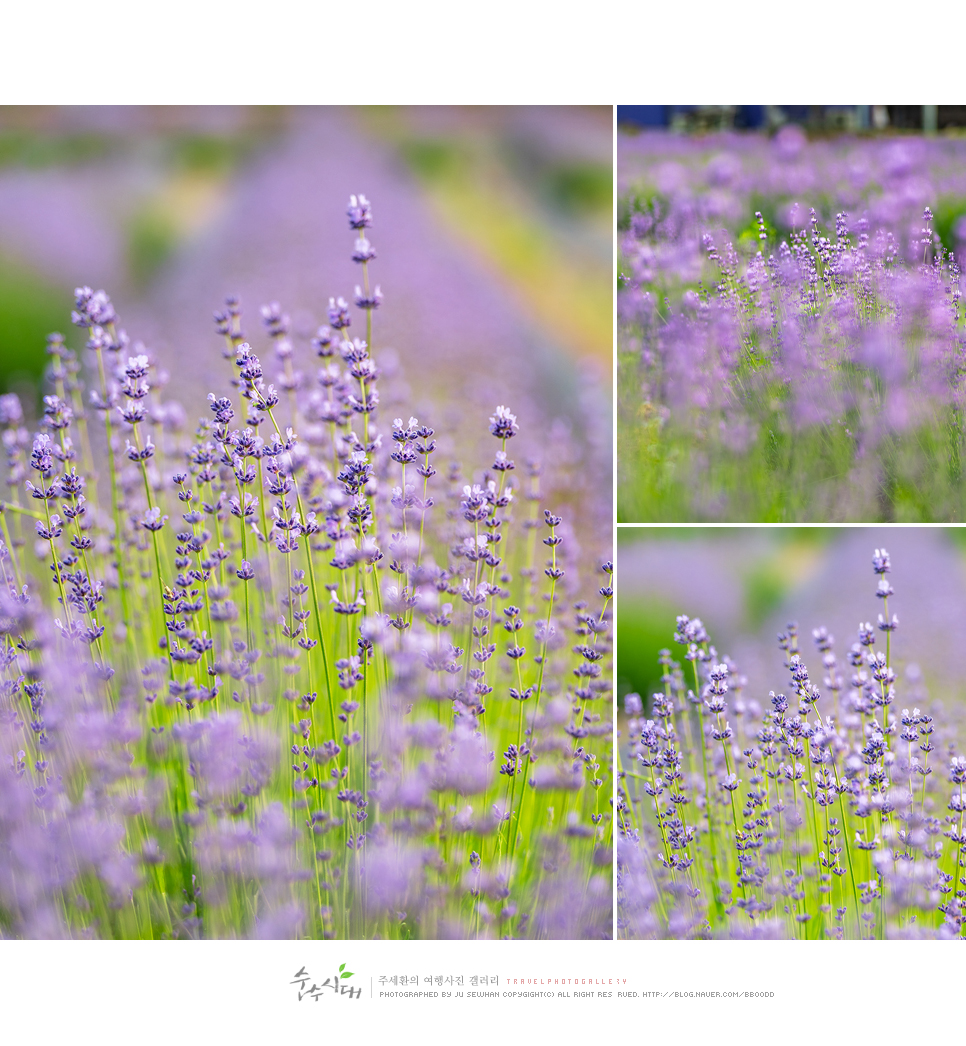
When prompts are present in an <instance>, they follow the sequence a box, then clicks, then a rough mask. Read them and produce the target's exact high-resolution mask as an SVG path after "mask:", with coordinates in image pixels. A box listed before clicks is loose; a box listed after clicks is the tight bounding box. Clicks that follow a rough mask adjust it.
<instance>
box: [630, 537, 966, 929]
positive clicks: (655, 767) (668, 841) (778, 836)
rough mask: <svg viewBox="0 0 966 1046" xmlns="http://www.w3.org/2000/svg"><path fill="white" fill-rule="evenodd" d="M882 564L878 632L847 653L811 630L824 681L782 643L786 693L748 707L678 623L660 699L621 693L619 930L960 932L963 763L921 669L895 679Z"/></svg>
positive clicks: (963, 925)
mask: <svg viewBox="0 0 966 1046" xmlns="http://www.w3.org/2000/svg"><path fill="white" fill-rule="evenodd" d="M872 565H873V569H874V573H875V577H876V579H877V587H876V590H875V596H876V597H877V598H878V600H879V605H880V607H881V612H880V613H879V614H878V623H877V626H876V627H873V625H872V624H871V623H868V622H865V623H861V624H860V625H859V629H858V637H857V641H856V642H855V643H853V644H852V645H851V647H850V649H849V651H848V653H847V655H846V657H845V658H844V659H840V657H839V655H837V654H836V652H835V642H834V638H833V637H832V636H831V635H829V633H828V631H827V630H826V629H824V628H816V629H815V630H814V631H813V633H812V640H813V641H814V646H815V657H816V659H817V660H818V661H819V662H820V665H821V667H820V669H819V672H818V673H815V672H814V667H813V674H816V675H817V678H819V679H821V684H818V683H816V682H813V680H812V675H811V674H810V672H809V669H808V667H807V664H806V660H811V659H810V658H807V655H806V654H805V653H804V652H803V651H802V650H801V649H800V646H799V640H800V635H799V631H798V628H797V627H796V626H795V625H794V624H790V625H788V627H787V630H786V631H785V632H783V633H781V634H780V635H779V637H778V641H779V646H780V648H781V650H782V651H783V653H784V657H785V668H786V670H787V671H788V673H789V679H788V684H789V686H788V687H786V688H785V689H787V691H788V694H787V696H786V694H785V693H782V692H775V691H771V692H770V693H769V694H768V697H767V700H764V701H760V702H759V701H758V700H757V699H756V697H754V696H751V695H748V694H747V693H746V692H745V684H746V681H745V679H744V678H743V677H742V675H741V673H740V671H739V669H738V668H737V666H736V665H735V664H734V663H733V662H732V661H731V660H730V659H729V658H728V657H721V656H719V654H718V652H717V650H716V649H715V647H714V646H713V644H712V642H711V639H710V637H709V635H708V634H707V632H706V630H705V628H704V626H703V625H702V623H701V621H700V620H699V619H698V618H690V617H688V616H686V615H681V616H680V617H678V619H677V628H676V631H675V633H674V640H675V642H676V643H677V644H678V645H679V646H680V647H682V648H683V656H682V657H681V658H680V660H678V659H675V658H674V657H673V656H672V653H671V651H670V650H665V651H663V652H662V654H661V662H660V663H661V666H662V668H663V675H662V680H663V690H662V691H661V692H660V693H656V694H654V695H653V696H652V697H651V698H650V700H649V702H648V706H647V708H645V707H644V704H643V702H642V700H641V698H640V696H639V695H637V694H628V695H627V697H626V699H625V710H626V713H627V717H628V718H627V725H628V734H629V737H628V739H627V740H626V741H625V742H624V745H623V748H622V749H621V756H622V758H623V759H625V760H628V761H627V762H625V763H624V765H623V768H622V769H620V770H619V773H618V777H619V784H618V821H619V836H620V838H619V841H618V933H619V935H620V936H623V937H627V938H638V937H647V938H654V937H674V938H708V937H735V938H752V937H754V938H762V937H773V938H795V939H800V940H805V939H837V940H841V939H844V938H865V939H869V938H877V939H883V938H889V939H896V938H960V937H962V936H964V935H966V917H964V916H966V835H964V827H963V826H964V822H963V817H964V811H966V798H964V792H963V787H964V782H966V758H964V757H963V756H962V755H960V754H959V752H960V751H961V748H959V747H957V745H958V742H957V736H958V734H959V731H957V729H956V724H955V721H954V720H953V718H952V717H951V716H949V715H948V714H946V713H944V712H943V710H942V707H941V705H939V704H938V703H931V702H928V695H927V694H926V692H925V689H924V686H923V683H922V679H921V675H920V674H919V673H918V671H917V670H912V671H910V672H907V673H906V675H905V679H904V680H900V678H899V674H898V672H897V669H896V665H895V663H894V659H893V656H892V634H893V633H894V632H895V631H896V629H897V628H898V627H899V620H898V616H897V615H896V613H895V611H894V609H890V600H892V597H893V596H894V595H895V593H894V590H893V588H892V585H891V583H890V581H889V578H888V575H889V573H890V571H891V561H890V557H889V554H888V553H887V552H886V550H885V549H876V550H875V554H874V556H873V559H872ZM893 606H894V604H893ZM910 668H911V666H910ZM910 705H912V707H909V706H910ZM924 708H928V709H929V711H924V710H923V709H924Z"/></svg>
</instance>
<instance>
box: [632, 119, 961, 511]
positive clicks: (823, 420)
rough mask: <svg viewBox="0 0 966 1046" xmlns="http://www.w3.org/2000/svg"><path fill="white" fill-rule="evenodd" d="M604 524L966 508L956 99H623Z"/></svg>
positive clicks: (958, 136)
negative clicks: (782, 102)
mask: <svg viewBox="0 0 966 1046" xmlns="http://www.w3.org/2000/svg"><path fill="white" fill-rule="evenodd" d="M617 109H618V136H617V193H618V216H617V230H618V294H617V298H618V306H617V308H618V321H617V322H618V335H617V337H618V345H617V351H618V377H617V386H618V387H617V401H618V410H617V416H618V445H617V469H618V509H617V512H618V520H619V522H623V523H679V524H680V523H694V522H702V521H703V522H711V523H754V522H765V523H815V524H823V523H838V522H845V523H876V522H882V523H920V522H938V523H943V522H946V523H949V522H958V521H962V520H963V519H964V516H966V495H964V490H966V485H964V483H963V452H964V427H963V406H964V385H963V381H964V373H966V371H964V368H963V365H962V359H963V322H962V317H963V304H962V302H963V290H964V282H963V273H962V267H961V261H960V256H961V254H962V250H963V246H964V243H966V138H964V137H963V127H964V126H966V110H964V109H963V108H962V107H957V106H929V105H926V106H829V105H826V106H674V105H663V106H662V105H644V106H618V107H617Z"/></svg>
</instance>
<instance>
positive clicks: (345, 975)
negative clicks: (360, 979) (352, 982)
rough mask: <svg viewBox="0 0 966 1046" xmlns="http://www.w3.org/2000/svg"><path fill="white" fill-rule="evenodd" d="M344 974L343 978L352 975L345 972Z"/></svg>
mask: <svg viewBox="0 0 966 1046" xmlns="http://www.w3.org/2000/svg"><path fill="white" fill-rule="evenodd" d="M342 976H343V978H346V977H351V976H352V974H351V973H344V974H343V975H342Z"/></svg>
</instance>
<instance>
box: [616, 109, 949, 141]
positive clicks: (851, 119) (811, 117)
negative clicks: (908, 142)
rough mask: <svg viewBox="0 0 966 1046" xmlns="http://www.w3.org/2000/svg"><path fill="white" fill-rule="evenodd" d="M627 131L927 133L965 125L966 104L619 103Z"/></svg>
mask: <svg viewBox="0 0 966 1046" xmlns="http://www.w3.org/2000/svg"><path fill="white" fill-rule="evenodd" d="M617 120H618V122H619V123H620V124H621V125H622V126H626V127H652V128H669V129H671V130H676V131H725V130H764V131H774V130H777V128H779V127H783V126H785V125H786V124H798V125H799V126H802V127H806V128H807V129H808V130H809V131H811V132H812V133H815V134H822V133H834V132H836V131H864V132H869V131H889V130H892V131H924V132H926V133H927V134H929V133H935V132H936V131H941V130H942V131H945V130H949V129H952V128H957V127H966V105H619V106H618V107H617Z"/></svg>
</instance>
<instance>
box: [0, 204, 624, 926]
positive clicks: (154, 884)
mask: <svg viewBox="0 0 966 1046" xmlns="http://www.w3.org/2000/svg"><path fill="white" fill-rule="evenodd" d="M348 215H349V224H350V227H351V229H352V230H353V231H354V235H355V237H356V238H355V244H354V251H353V254H352V258H353V261H354V262H355V263H357V265H358V266H359V267H360V271H361V277H360V286H358V287H357V288H356V294H355V299H354V304H355V307H356V309H357V310H360V311H361V313H362V316H363V317H364V324H365V337H364V338H362V337H353V336H352V335H351V333H350V327H351V324H352V321H353V313H352V310H351V309H350V307H349V305H348V303H347V302H346V301H345V300H343V299H342V298H339V299H330V303H329V309H328V321H329V322H328V325H327V326H325V327H322V328H320V329H319V331H318V334H317V337H316V338H315V339H314V341H313V343H312V344H313V347H314V350H315V352H316V354H317V356H318V362H317V365H316V367H317V369H316V373H315V380H314V381H310V380H309V379H308V377H307V375H306V373H305V372H304V371H303V370H300V369H299V360H298V353H297V351H296V347H295V344H294V342H293V339H292V338H291V337H290V335H289V322H288V318H287V317H286V316H285V315H284V314H283V313H282V312H281V310H280V308H279V307H278V306H277V305H271V306H267V307H264V308H263V309H262V310H261V312H262V319H263V321H264V325H265V328H266V333H267V335H268V337H269V339H270V341H271V345H272V349H273V355H274V358H275V360H276V367H277V374H276V376H275V378H274V382H273V383H268V382H266V380H265V375H264V368H263V364H262V361H261V358H260V357H259V355H258V354H257V353H256V352H255V351H254V349H253V348H252V347H251V345H250V344H249V343H248V342H247V341H246V340H245V334H244V332H243V331H242V327H241V309H240V305H239V303H238V301H237V299H235V298H229V299H228V300H227V303H226V307H225V309H224V310H223V311H221V312H219V313H217V314H216V323H217V329H218V333H219V334H220V335H221V337H222V338H223V342H224V350H223V355H224V356H225V358H226V360H227V361H229V362H228V363H227V364H226V370H227V369H228V368H231V370H232V377H231V384H232V386H233V391H232V392H231V394H230V395H227V396H221V395H216V394H214V393H212V394H209V396H208V405H209V408H210V411H209V413H208V415H207V416H206V417H204V418H202V419H201V421H200V423H199V425H198V427H197V428H196V429H195V431H194V433H193V435H191V436H188V435H187V434H186V433H185V432H184V431H183V426H182V424H181V421H182V419H183V416H184V412H183V411H182V410H181V408H180V407H179V406H178V405H177V404H173V403H171V402H168V401H164V400H162V399H161V397H160V396H159V386H160V385H161V384H163V380H162V379H163V376H162V375H161V374H159V373H158V371H157V367H156V363H155V361H154V359H153V357H152V354H151V353H150V352H149V351H148V350H146V349H145V348H144V347H143V346H140V345H137V344H135V345H134V346H133V347H131V346H130V345H129V340H128V337H127V335H126V334H125V332H124V331H123V330H122V329H121V328H120V327H119V326H118V319H117V316H116V314H115V311H114V308H113V306H112V304H111V302H110V300H109V298H108V297H107V295H106V294H104V292H102V291H97V292H92V291H91V290H90V289H89V288H82V289H80V290H78V292H77V301H76V310H75V312H74V314H73V319H74V322H75V324H76V325H77V326H78V327H80V328H82V329H83V330H84V331H85V332H86V335H87V340H86V348H87V350H88V352H89V354H90V359H91V362H92V368H91V371H90V373H89V375H88V376H87V380H88V381H89V383H90V385H91V386H92V387H91V389H90V391H89V394H88V396H87V397H85V394H84V383H85V375H84V368H83V367H82V366H81V363H80V361H79V360H78V359H77V358H76V355H75V353H73V352H72V351H71V350H70V349H69V348H68V347H67V345H66V343H65V340H64V339H63V338H62V337H60V336H57V335H54V336H52V337H51V339H50V342H49V346H48V348H49V352H50V354H51V357H52V365H51V368H50V380H51V382H52V386H53V389H52V394H51V395H48V396H46V397H45V399H44V416H43V421H42V424H41V430H40V431H39V432H37V433H35V434H30V433H29V432H28V430H27V429H26V428H25V427H24V425H23V417H22V411H21V408H20V404H19V402H18V401H17V399H16V397H14V396H6V397H3V398H2V401H0V413H2V418H0V420H2V424H3V426H4V432H3V438H4V447H5V449H6V453H7V459H8V480H9V483H10V486H11V496H10V498H9V500H8V501H5V502H3V505H2V507H3V511H2V513H0V522H2V544H0V566H2V570H3V576H2V579H0V580H2V585H0V663H2V669H3V672H2V683H0V738H2V745H3V750H4V751H3V756H4V760H5V764H6V769H5V770H4V771H3V773H2V774H0V934H3V935H11V936H26V937H41V936H97V937H125V938H130V937H141V938H158V937H171V936H195V937H197V936H203V937H220V936H244V935H252V936H260V937H269V938H271V937H286V936H302V937H351V938H363V937H397V938H398V937H417V936H421V937H441V936H459V937H466V936H472V937H483V936H496V937H558V938H580V937H601V936H610V934H611V885H610V854H611V843H612V840H611V836H610V823H611V804H610V801H609V800H610V791H611V785H610V781H611V777H610V763H611V705H610V681H609V656H610V640H609V616H610V615H609V605H610V598H611V595H612V588H611V581H610V573H611V567H610V564H609V563H608V562H604V559H605V558H606V551H605V556H604V557H602V559H601V560H598V562H597V564H596V565H593V564H591V565H590V567H589V568H588V565H587V564H585V563H582V562H578V559H577V554H576V552H575V551H574V550H572V551H570V552H569V553H568V550H567V548H566V542H565V535H566V534H568V533H569V528H568V527H567V525H566V523H565V522H564V521H563V520H562V519H561V517H560V516H557V515H554V513H553V512H552V511H550V510H549V509H548V508H544V507H543V505H542V504H541V501H542V500H543V497H544V495H543V493H542V491H541V467H540V465H539V463H538V462H537V461H535V460H528V461H527V463H526V465H525V466H521V467H520V468H519V469H518V468H517V466H516V463H515V462H514V461H513V459H512V458H511V457H510V451H511V448H512V445H513V444H512V442H511V441H512V440H513V438H514V437H515V436H516V435H517V434H518V432H519V426H518V423H517V419H516V417H515V416H514V415H513V413H511V411H510V410H508V409H507V408H505V407H503V406H500V407H497V409H496V411H495V412H494V413H493V415H492V416H491V417H490V419H489V425H490V432H491V433H492V436H493V437H494V438H495V441H496V448H495V451H494V455H493V458H492V461H487V462H486V464H485V465H483V467H481V468H479V469H478V470H474V471H473V474H472V475H468V476H467V477H466V478H463V476H462V474H461V469H460V466H459V465H458V464H455V463H454V464H449V465H448V466H446V467H441V469H440V470H438V469H437V464H438V460H437V459H438V453H437V442H436V439H435V438H434V437H435V436H436V433H434V431H433V428H432V427H431V426H430V425H427V424H425V422H421V421H420V420H418V419H416V418H410V419H409V420H408V422H405V423H404V422H403V420H402V419H401V418H397V419H395V420H394V421H393V423H392V425H391V427H390V426H383V425H382V424H380V422H379V413H378V404H379V387H378V378H379V369H378V367H377V364H376V361H375V359H374V358H373V355H372V345H373V325H374V324H373V316H374V312H375V311H376V310H377V308H378V307H379V306H380V304H381V301H382V292H381V289H380V288H379V287H378V286H372V285H371V283H370V265H371V263H372V262H373V260H374V259H375V251H374V249H373V247H372V245H371V243H370V241H369V239H368V235H367V232H368V229H369V228H370V227H371V224H372V210H371V206H370V204H369V202H368V201H367V200H366V199H365V197H363V196H359V197H352V199H351V201H350V205H349V209H348ZM85 398H86V402H85ZM89 408H92V410H90V409H89ZM483 421H484V419H481V422H483ZM233 425H237V426H238V427H233ZM520 472H522V473H524V475H525V478H524V479H523V480H522V481H517V483H514V477H515V476H516V475H518V474H519V473H520ZM607 547H609V540H608V542H607V544H606V546H605V549H606V548H607ZM579 571H582V572H583V574H584V580H583V587H584V588H586V587H587V586H588V582H587V580H586V575H587V574H589V573H592V572H594V571H597V572H598V577H599V580H598V581H597V583H596V584H595V585H594V586H593V588H592V589H591V591H592V593H593V595H592V597H590V598H587V599H582V598H579V597H580V595H581V591H580V587H581V586H580V584H578V583H575V582H574V578H573V576H572V577H571V578H569V579H568V578H567V577H566V575H567V573H568V572H569V573H570V574H571V575H576V574H577V573H578V572H579ZM501 637H502V638H501Z"/></svg>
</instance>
